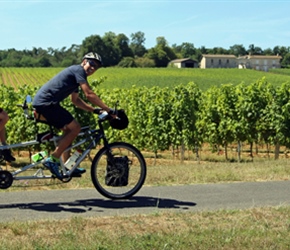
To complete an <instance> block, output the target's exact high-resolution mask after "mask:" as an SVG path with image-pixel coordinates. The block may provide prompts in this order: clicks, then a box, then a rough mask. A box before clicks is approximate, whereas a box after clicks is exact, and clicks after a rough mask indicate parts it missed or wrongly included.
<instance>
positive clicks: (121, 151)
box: [91, 142, 147, 200]
mask: <svg viewBox="0 0 290 250" xmlns="http://www.w3.org/2000/svg"><path fill="white" fill-rule="evenodd" d="M108 146H109V148H110V151H111V153H112V155H113V156H114V158H124V157H125V158H126V157H127V158H126V159H128V162H129V163H128V166H129V167H128V173H127V185H125V184H120V185H119V186H114V185H113V184H108V183H106V182H107V179H106V178H107V175H108V161H107V160H108V159H107V148H105V147H103V148H101V149H100V150H99V151H98V153H97V154H96V155H95V157H94V159H93V162H92V166H91V179H92V182H93V184H94V186H95V188H96V189H97V191H98V192H99V193H100V194H101V195H103V196H105V197H107V198H109V199H115V200H116V199H127V198H130V197H132V196H133V195H134V194H136V193H137V192H138V191H139V190H140V189H141V187H142V186H143V184H144V182H145V179H146V174H147V168H146V162H145V159H144V157H143V155H142V154H141V152H140V151H139V150H138V149H137V148H135V147H134V146H133V145H131V144H129V143H125V142H114V143H111V144H109V145H108ZM125 166H126V164H124V165H122V164H120V165H119V167H117V168H118V170H116V171H117V175H121V176H124V172H125V171H124V169H125V168H126V167H125ZM112 185H113V186H112Z"/></svg>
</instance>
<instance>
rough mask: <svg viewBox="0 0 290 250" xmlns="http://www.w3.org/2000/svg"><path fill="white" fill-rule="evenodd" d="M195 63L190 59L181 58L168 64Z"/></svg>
mask: <svg viewBox="0 0 290 250" xmlns="http://www.w3.org/2000/svg"><path fill="white" fill-rule="evenodd" d="M188 61H190V62H197V61H196V60H193V59H191V58H181V59H175V60H172V61H170V63H182V62H188Z"/></svg>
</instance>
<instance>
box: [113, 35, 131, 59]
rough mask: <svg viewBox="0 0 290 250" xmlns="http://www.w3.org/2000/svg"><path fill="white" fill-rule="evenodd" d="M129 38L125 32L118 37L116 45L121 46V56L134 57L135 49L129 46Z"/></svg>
mask: <svg viewBox="0 0 290 250" xmlns="http://www.w3.org/2000/svg"><path fill="white" fill-rule="evenodd" d="M129 42H130V40H129V38H128V37H127V36H125V35H124V34H119V35H117V37H116V45H117V46H118V47H119V49H120V52H121V58H124V57H133V51H132V49H131V48H130V47H129Z"/></svg>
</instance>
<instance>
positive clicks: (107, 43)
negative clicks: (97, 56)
mask: <svg viewBox="0 0 290 250" xmlns="http://www.w3.org/2000/svg"><path fill="white" fill-rule="evenodd" d="M103 42H104V50H103V51H102V55H103V60H105V62H106V65H108V66H114V65H117V64H118V63H119V62H120V60H121V58H122V57H121V49H120V47H119V46H118V44H117V36H116V34H115V33H114V32H107V33H105V35H104V36H103ZM100 53H101V52H100Z"/></svg>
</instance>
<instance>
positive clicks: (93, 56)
mask: <svg viewBox="0 0 290 250" xmlns="http://www.w3.org/2000/svg"><path fill="white" fill-rule="evenodd" d="M84 59H91V60H96V61H98V62H99V63H100V64H101V65H103V62H102V57H101V56H100V55H99V54H97V53H95V52H89V53H88V54H86V55H84V57H83V60H84Z"/></svg>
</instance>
